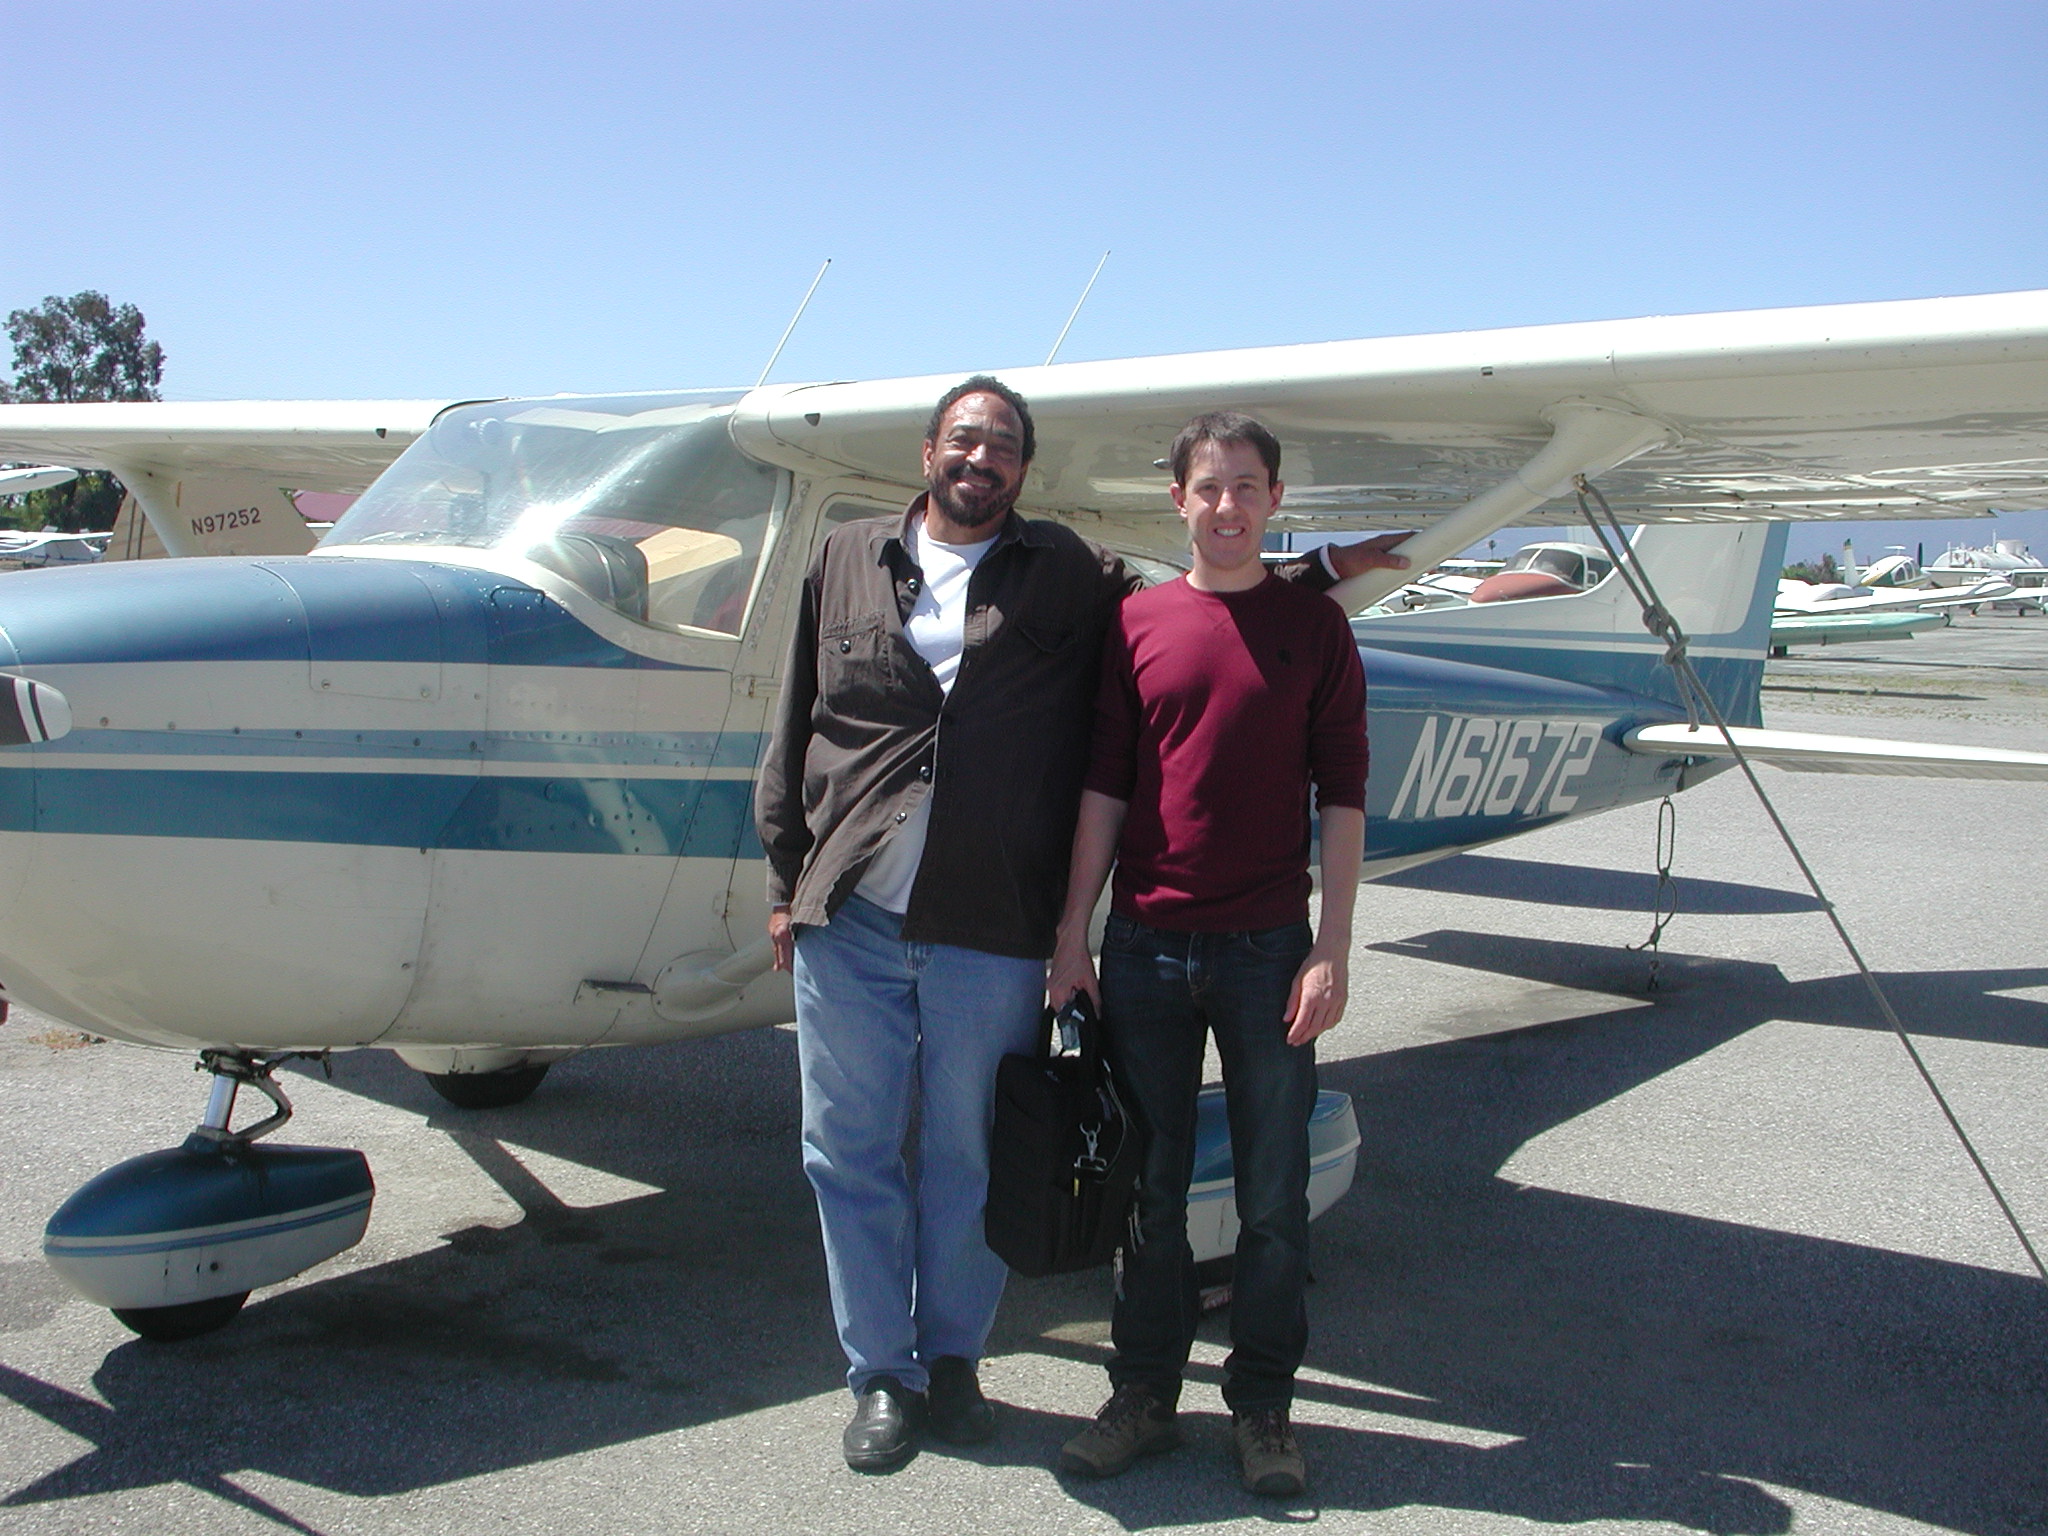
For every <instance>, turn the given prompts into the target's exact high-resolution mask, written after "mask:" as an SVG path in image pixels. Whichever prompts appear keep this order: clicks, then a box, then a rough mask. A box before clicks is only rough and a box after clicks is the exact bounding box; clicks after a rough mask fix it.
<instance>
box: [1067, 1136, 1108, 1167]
mask: <svg viewBox="0 0 2048 1536" xmlns="http://www.w3.org/2000/svg"><path fill="white" fill-rule="evenodd" d="M1081 1138H1082V1140H1083V1141H1085V1142H1086V1143H1087V1146H1086V1147H1085V1148H1083V1149H1082V1152H1081V1155H1080V1156H1079V1157H1077V1158H1075V1159H1074V1172H1076V1173H1085V1174H1090V1175H1092V1176H1093V1177H1095V1178H1098V1179H1099V1178H1101V1177H1103V1176H1104V1175H1105V1174H1107V1173H1108V1172H1109V1164H1108V1163H1107V1162H1105V1161H1104V1160H1103V1159H1102V1157H1101V1156H1100V1155H1099V1154H1098V1153H1097V1152H1096V1150H1095V1149H1096V1146H1097V1144H1098V1143H1099V1142H1100V1141H1101V1140H1102V1127H1101V1126H1099V1125H1096V1126H1086V1125H1084V1126H1082V1127H1081Z"/></svg>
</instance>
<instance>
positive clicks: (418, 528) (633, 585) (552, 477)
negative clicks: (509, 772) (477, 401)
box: [321, 392, 782, 635]
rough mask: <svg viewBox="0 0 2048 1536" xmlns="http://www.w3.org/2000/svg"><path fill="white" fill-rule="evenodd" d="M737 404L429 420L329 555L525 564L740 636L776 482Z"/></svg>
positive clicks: (650, 617)
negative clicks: (506, 558) (454, 551)
mask: <svg viewBox="0 0 2048 1536" xmlns="http://www.w3.org/2000/svg"><path fill="white" fill-rule="evenodd" d="M739 398H740V397H739V394H738V393H736V392H734V393H727V394H721V395H704V394H689V395H629V396H618V397H606V398H591V397H578V398H573V399H557V400H501V401H495V402H493V403H491V404H489V405H472V406H464V407H461V408H459V409H456V410H450V411H446V412H444V413H443V414H442V415H441V416H439V417H438V418H436V420H435V422H434V424H433V426H432V427H430V428H429V429H428V430H427V432H426V435H425V436H423V437H421V438H420V440H419V441H418V442H416V443H414V444H413V445H412V446H411V447H410V448H408V449H406V450H405V452H404V453H403V454H401V455H400V456H399V457H398V460H397V461H396V462H395V463H393V464H392V466H391V467H390V468H389V469H387V470H385V471H384V473H383V474H382V475H381V476H379V477H378V479H377V482H376V483H375V484H374V485H372V486H371V487H370V489H369V490H368V491H366V492H364V494H363V496H362V498H361V499H360V500H358V501H357V502H356V504H355V505H354V506H353V507H351V508H349V510H348V512H347V514H346V515H345V516H344V517H343V518H342V519H341V521H340V522H338V523H336V524H335V525H334V530H333V532H331V533H330V534H328V536H327V537H326V538H325V539H324V540H322V541H321V548H322V549H339V548H344V547H348V546H359V545H385V546H388V545H393V544H406V545H443V546H447V545H455V546H459V547H462V548H468V549H493V550H502V551H504V552H507V553H510V554H516V555H521V556H524V557H525V558H526V559H528V560H531V561H533V562H534V563H535V564H537V565H541V566H545V567H546V568H547V569H548V570H551V571H553V572H555V573H556V574H558V575H560V576H564V577H566V578H567V579H569V580H570V581H573V582H575V583H576V585H577V586H578V587H580V588H582V589H583V590H584V591H585V592H587V593H589V594H590V595H591V596H592V597H594V598H596V599H597V600H598V601H599V602H601V603H604V604H605V605H607V606H608V607H611V608H614V609H616V610H617V611H619V612H620V613H623V614H625V615H626V616H627V617H628V618H631V619H635V620H637V621H639V622H640V623H643V624H653V625H657V626H659V627H661V628H664V629H703V630H711V631H714V632H716V633H719V634H726V635H735V634H738V633H739V628H740V623H741V620H742V618H743V617H744V615H745V610H746V602H747V594H748V591H749V589H750V587H751V586H752V583H753V577H754V568H755V566H756V564H757V563H758V562H759V560H760V557H761V548H762V544H763V542H764V540H765V538H766V535H767V530H768V520H769V516H770V514H771V513H772V512H773V510H774V508H775V502H776V496H777V492H778V491H779V489H780V486H781V480H782V475H781V472H780V471H779V470H776V469H774V468H771V467H770V466H768V465H765V464H758V463H756V462H755V461H754V460H752V459H750V458H748V457H747V456H746V455H745V454H743V453H741V452H740V451H739V450H738V449H737V448H735V447H734V446H733V443H732V438H731V436H730V434H729V433H728V432H727V430H726V426H727V422H728V420H729V419H730V417H731V415H732V405H733V403H734V402H735V401H736V400H738V399H739Z"/></svg>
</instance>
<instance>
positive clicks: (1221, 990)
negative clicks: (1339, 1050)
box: [1101, 913, 1316, 1413]
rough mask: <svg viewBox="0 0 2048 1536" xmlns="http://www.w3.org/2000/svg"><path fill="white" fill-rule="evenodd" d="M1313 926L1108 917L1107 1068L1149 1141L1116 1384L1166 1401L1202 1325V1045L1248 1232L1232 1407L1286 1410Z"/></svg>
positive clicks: (1309, 1068)
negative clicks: (1164, 923)
mask: <svg viewBox="0 0 2048 1536" xmlns="http://www.w3.org/2000/svg"><path fill="white" fill-rule="evenodd" d="M1311 941H1312V936H1311V934H1310V932H1309V926H1308V924H1307V923H1306V922H1300V923H1289V924H1287V925H1286V926H1285V927H1282V928H1267V929H1262V930H1259V931H1256V932H1251V933H1243V932H1239V933H1175V932H1171V931H1169V930H1166V929H1160V928H1150V927H1147V926H1146V925H1145V924H1143V923H1138V922H1134V921H1133V920H1131V919H1130V918H1128V917H1124V916H1121V915H1120V914H1117V913H1111V914H1110V917H1109V925H1108V927H1107V929H1106V930H1105V931H1104V933H1103V939H1102V967H1101V975H1102V1011H1103V1017H1104V1020H1105V1021H1106V1025H1107V1033H1108V1054H1109V1059H1110V1064H1111V1067H1112V1069H1113V1070H1114V1071H1115V1072H1116V1074H1117V1081H1118V1084H1119V1085H1120V1086H1121V1087H1122V1089H1123V1091H1124V1095H1125V1099H1126V1102H1127V1104H1128V1105H1129V1107H1130V1108H1131V1110H1132V1112H1133V1113H1134V1114H1135V1115H1137V1117H1138V1118H1139V1119H1140V1120H1141V1121H1142V1122H1143V1123H1144V1126H1145V1129H1146V1131H1147V1133H1148V1134H1149V1137H1150V1140H1149V1142H1148V1144H1147V1146H1146V1150H1145V1170H1144V1175H1143V1177H1142V1178H1141V1179H1140V1181H1139V1186H1138V1222H1139V1233H1140V1241H1139V1243H1138V1245H1137V1247H1136V1249H1135V1250H1132V1251H1127V1252H1126V1253H1125V1254H1124V1269H1123V1283H1122V1285H1121V1287H1120V1288H1119V1290H1118V1293H1117V1300H1116V1310H1115V1312H1114V1314H1113V1316H1112V1321H1111V1338H1112V1341H1113V1342H1114V1343H1115V1346H1116V1354H1115V1356H1114V1358H1113V1359H1112V1360H1111V1361H1110V1365H1109V1379H1110V1381H1111V1383H1112V1384H1113V1385H1115V1386H1123V1385H1124V1384H1125V1383H1127V1382H1137V1383H1140V1384H1142V1385H1144V1386H1147V1387H1149V1388H1151V1389H1152V1390H1153V1391H1154V1392H1156V1393H1158V1394H1159V1395H1160V1397H1161V1398H1163V1399H1164V1400H1165V1401H1167V1402H1169V1403H1172V1402H1175V1401H1177V1400H1178V1399H1179V1397H1180V1381H1181V1373H1182V1371H1183V1370H1184V1369H1185V1368H1186V1366H1187V1362H1188V1347H1189V1346H1190V1345H1191V1344H1193V1342H1194V1338H1195V1325H1196V1323H1197V1322H1199V1321H1200V1318H1201V1303H1200V1298H1199V1291H1198V1288H1197V1286H1196V1283H1195V1263H1194V1255H1193V1253H1192V1251H1191V1250H1190V1249H1189V1247H1188V1181H1189V1179H1190V1178H1192V1177H1193V1174H1194V1162H1195V1095H1196V1093H1197V1092H1198V1091H1199V1090H1200V1088H1201V1086H1202V1051H1203V1037H1204V1035H1205V1034H1209V1033H1213V1034H1214V1035H1215V1037H1216V1050H1217V1053H1218V1054H1219V1055H1220V1056H1221V1057H1222V1058H1223V1084H1224V1091H1225V1096H1226V1098H1227V1100H1228V1103H1229V1111H1230V1147H1231V1160H1232V1163H1233V1166H1234V1169H1235V1177H1236V1191H1235V1193H1236V1199H1237V1214H1238V1220H1239V1222H1240V1223H1241V1224H1242V1225H1241V1229H1240V1231H1239V1234H1238V1239H1237V1277H1236V1282H1235V1285H1236V1288H1235V1293H1234V1297H1233V1300H1232V1302H1231V1310H1230V1346H1231V1347H1230V1358H1229V1360H1228V1361H1226V1362H1225V1365H1224V1383H1223V1399H1224V1401H1225V1402H1227V1403H1228V1404H1229V1405H1230V1407H1231V1408H1232V1409H1233V1410H1234V1411H1236V1412H1240V1413H1245V1412H1251V1411H1253V1410H1256V1409H1261V1408H1285V1407H1287V1406H1289V1405H1290V1404H1291V1403H1292V1401H1293V1399H1294V1373H1295V1371H1296V1370H1297V1369H1298V1368H1299V1367H1300V1365H1301V1356H1302V1351H1303V1350H1304V1349H1305V1348H1306V1347H1307V1345H1308V1311H1307V1307H1306V1305H1305V1304H1304V1302H1303V1298H1302V1290H1303V1287H1304V1286H1305V1285H1306V1283H1307V1280H1308V1117H1309V1114H1310V1112H1311V1111H1312V1110H1313V1109H1314V1107H1315V1100H1316V1061H1315V1047H1314V1045H1313V1044H1310V1045H1298V1046H1297V1045H1289V1044H1288V1043H1287V1025H1286V1023H1285V1022H1284V1021H1283V1020H1282V1018H1281V1014H1282V1012H1283V1011H1284V1010H1285V1008H1286V1006H1287V993H1288V989H1289V988H1290V987H1291V986H1292V985H1293V984H1294V976H1295V973H1296V972H1297V971H1299V970H1300V969H1301V963H1302V961H1303V960H1305V959H1306V958H1307V957H1308V952H1309V947H1310V944H1311Z"/></svg>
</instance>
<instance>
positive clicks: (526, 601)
mask: <svg viewBox="0 0 2048 1536" xmlns="http://www.w3.org/2000/svg"><path fill="white" fill-rule="evenodd" d="M16 574H17V575H18V576H19V577H21V578H22V579H21V580H18V581H10V582H8V583H7V585H6V587H5V588H4V589H0V638H4V640H5V642H6V650H7V651H9V652H11V653H12V654H11V655H10V654H4V653H0V664H4V665H8V666H22V667H35V666H49V665H59V664H76V663H86V662H142V661H296V662H301V663H305V662H309V661H311V660H313V659H315V658H317V659H319V660H321V661H332V662H352V661H404V662H429V663H431V662H445V663H448V664H451V665H459V664H461V663H464V662H473V663H481V662H484V661H490V662H494V663H497V664H500V665H505V666H522V667H606V668H624V669H628V670H645V671H664V672H666V671H682V672H696V671H704V670H707V669H706V668H703V667H695V666H687V665H683V664H680V663H676V662H668V661H661V660H657V659H656V658H654V657H652V656H643V655H641V654H640V653H638V652H637V651H630V650H627V649H625V648H624V647H623V646H619V645H615V644H613V643H612V642H611V641H609V640H607V639H605V638H604V636H602V635H600V634H598V633H597V632H596V631H595V630H593V629H591V628H590V627H589V626H588V625H586V624H583V623H581V622H580V621H579V620H578V619H577V618H576V617H575V616H574V615H573V614H571V613H570V612H569V611H568V610H567V609H565V608H564V607H563V606H562V605H561V604H560V603H557V602H555V601H554V600H553V599H552V598H550V597H548V596H547V594H545V593H544V592H541V591H538V590H537V589H535V588H533V587H529V586H526V585H524V584H523V583H521V582H518V581H515V580H513V579H512V578H510V577H507V576H500V575H497V574H496V573H494V572H491V571H480V570H474V569H471V568H469V567H467V566H459V565H437V564H434V563H432V562H431V561H428V560H416V561H415V560H350V559H347V558H343V557H329V556H322V557H320V558H317V559H315V558H311V557H302V558H299V559H264V560H258V559H253V558H247V557H239V556H234V557H227V556H221V557H196V558H192V559H182V560H148V561H117V562H114V563H113V564H102V565H89V566H81V567H79V568H77V569H74V570H45V571H22V572H17V573H16Z"/></svg>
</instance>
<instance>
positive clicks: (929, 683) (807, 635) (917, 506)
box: [754, 496, 1329, 959]
mask: <svg viewBox="0 0 2048 1536" xmlns="http://www.w3.org/2000/svg"><path fill="white" fill-rule="evenodd" d="M924 500H925V499H924V497H922V496H920V497H918V498H917V500H915V501H913V502H912V503H911V504H910V507H909V509H908V510H907V511H906V512H905V513H904V514H903V515H902V516H901V517H899V518H895V519H890V518H875V519H872V520H869V521H866V522H858V523H849V524H847V525H846V526H845V527H843V528H839V529H836V530H834V531H833V533H832V535H831V536H830V537H829V538H827V539H826V541H825V543H824V546H823V548H821V549H820V550H819V551H818V557H817V560H816V561H815V562H814V563H813V564H812V567H811V570H810V572H809V574H808V575H807V576H806V577H805V578H804V589H803V597H802V601H801V604H800V607H799V609H798V613H797V621H796V632H795V634H794V635H793V636H792V637H791V641H790V651H789V662H788V665H787V666H786V667H785V668H784V670H783V677H782V689H781V695H780V697H779V699H778V700H777V704H776V715H775V733H774V737H773V739H772V740H771V742H770V743H769V747H768V755H767V758H766V760H765V761H764V762H763V763H762V765H761V775H760V779H759V782H758V784H757V785H756V788H755V798H754V815H755V821H756V823H757V825H758V827H759V829H760V833H761V843H762V846H763V847H764V848H766V850H767V854H768V900H769V901H770V902H771V903H776V904H779V903H783V902H787V903H788V904H789V907H790V917H791V920H792V921H794V922H797V923H811V924H822V923H824V922H826V921H828V920H829V918H830V916H831V914H832V913H833V912H834V911H836V910H837V909H838V907H839V904H840V903H841V902H843V901H844V900H845V899H846V897H847V896H848V895H849V894H851V892H852V891H853V889H854V887H855V886H857V885H859V884H860V881H861V877H862V875H863V874H865V873H866V871H867V867H868V865H869V863H870V862H872V860H873V859H874V856H875V854H876V853H877V852H879V851H880V849H881V847H882V845H883V843H884V842H885V841H887V839H888V837H889V834H890V833H891V832H893V831H894V830H895V829H896V827H898V826H899V825H901V824H902V822H903V821H904V820H905V819H907V817H908V815H909V813H910V811H911V810H912V809H913V808H914V807H915V806H916V805H917V804H918V802H919V801H920V800H922V799H923V798H924V797H925V796H926V795H931V796H934V797H935V798H934V799H933V802H932V812H931V826H930V829H929V832H928V834H927V836H926V841H925V848H924V857H923V859H922V860H921V861H920V863H919V865H918V871H917V880H916V883H915V884H914V885H912V887H911V891H910V906H909V910H908V911H906V912H905V913H904V916H903V936H904V938H906V939H909V940H912V941H914V942H921V943H928V944H957V945H960V946H962V947H964V948H968V949H979V950H984V951H987V952H989V953H991V954H998V955H1014V956H1018V957H1020V958H1026V959H1040V958H1043V957H1044V956H1046V955H1049V954H1050V953H1052V943H1053V929H1054V926H1055V924H1056V923H1057V921H1058V918H1059V908H1060V903H1061V901H1062V899H1063V898H1064V897H1065V895H1066V886H1067V856H1068V852H1069V845H1070V844H1071V842H1072V841H1073V835H1074V816H1075V812H1076V808H1077V807H1078V806H1079V804H1080V798H1081V779H1082V776H1083V775H1084V773H1085V772H1086V770H1087V766H1088V741H1089V729H1090V725H1091V722H1092V718H1093V714H1092V712H1093V707H1094V701H1095V686H1096V678H1097V673H1098V670H1099V667H1100V664H1101V654H1102V638H1103V635H1104V633H1105V631H1106V630H1107V628H1108V625H1109V621H1110V619H1111V617H1112V616H1113V615H1114V614H1115V612H1116V607H1117V604H1118V603H1120V602H1121V601H1122V600H1123V598H1124V596H1125V594H1126V593H1129V592H1131V591H1133V590H1135V589H1136V588H1137V587H1138V586H1140V585H1141V584H1142V583H1141V582H1140V580H1139V578H1138V577H1137V576H1136V575H1135V574H1134V573H1133V572H1131V571H1130V570H1128V569H1127V568H1126V567H1125V565H1124V563H1123V561H1122V560H1120V559H1118V558H1117V557H1116V556H1115V555H1113V554H1111V553H1110V552H1109V551H1107V550H1104V549H1100V548H1098V547H1097V546H1095V545H1093V544H1091V543H1089V542H1088V541H1087V540H1085V539H1083V538H1082V537H1081V536H1080V535H1079V534H1076V533H1074V532H1073V531H1072V530H1070V529H1068V528H1066V527H1064V526H1062V525H1061V524H1058V523H1052V522H1044V521H1039V520H1036V519H1028V518H1023V517H1019V516H1018V515H1017V514H1016V513H1014V512H1012V513H1011V514H1010V515H1009V517H1008V518H1007V519H1006V520H1005V521H1004V523H1003V528H1002V532H1001V533H1000V534H999V535H998V536H997V539H996V544H995V547H994V548H993V549H991V550H990V551H989V552H988V553H987V554H986V555H984V556H983V557H982V560H981V563H980V564H979V565H978V566H976V567H975V571H974V575H973V577H972V578H971V579H970V580H969V582H968V587H967V619H966V627H965V634H964V645H963V648H962V651H961V656H960V671H959V674H958V676H957V677H956V678H955V680H954V683H953V690H952V692H951V693H950V694H947V693H944V692H942V691H941V690H940V688H939V684H938V680H937V679H936V678H934V677H933V676H932V671H931V668H930V667H929V666H928V665H926V663H925V661H924V658H922V657H921V656H919V655H918V654H917V652H916V651H915V650H914V649H913V648H912V647H911V644H910V641H909V639H908V638H907V637H906V636H905V634H904V632H903V624H904V620H905V618H906V617H907V616H908V614H909V613H910V610H911V607H912V606H913V605H914V604H915V603H916V601H917V593H918V588H919V585H920V583H921V582H922V580H923V572H922V571H920V570H919V569H918V567H917V565H916V564H915V563H914V562H913V561H912V560H911V558H910V555H909V552H908V551H907V550H906V549H905V547H904V543H903V535H904V532H905V531H906V529H907V528H908V527H909V522H910V519H911V518H912V517H913V516H915V515H916V514H917V513H919V512H920V511H922V510H923V507H924ZM1287 574H1288V575H1290V576H1298V577H1300V578H1301V579H1304V580H1307V581H1309V582H1310V583H1311V585H1320V586H1327V585H1328V584H1329V578H1328V576H1327V575H1326V574H1325V573H1324V572H1323V568H1322V563H1321V562H1320V561H1305V562H1298V563H1297V566H1296V567H1295V568H1294V569H1290V570H1289V571H1288V572H1287Z"/></svg>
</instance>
